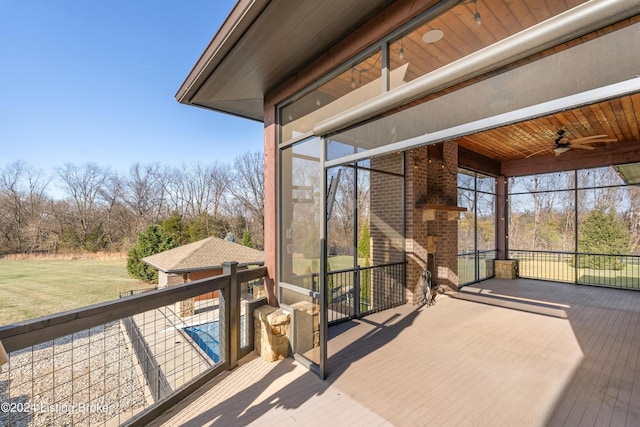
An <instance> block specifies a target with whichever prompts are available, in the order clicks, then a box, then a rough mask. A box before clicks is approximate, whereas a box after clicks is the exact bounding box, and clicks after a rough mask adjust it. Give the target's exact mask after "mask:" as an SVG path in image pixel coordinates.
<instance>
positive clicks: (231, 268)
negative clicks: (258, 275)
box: [222, 261, 240, 369]
mask: <svg viewBox="0 0 640 427" xmlns="http://www.w3.org/2000/svg"><path fill="white" fill-rule="evenodd" d="M237 271H238V263H237V262H236V261H231V262H229V261H227V262H224V263H223V264H222V272H223V273H224V274H229V275H230V276H231V277H230V285H229V295H228V297H227V298H228V299H229V301H225V303H226V304H225V305H226V307H227V308H228V310H229V311H228V313H225V315H226V316H228V318H229V330H228V331H227V333H228V334H229V340H228V341H227V342H228V343H229V352H228V354H229V369H234V368H235V367H236V366H237V364H238V355H239V354H240V284H239V283H238V275H237ZM227 298H225V299H227Z"/></svg>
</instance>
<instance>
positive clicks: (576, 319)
mask: <svg viewBox="0 0 640 427" xmlns="http://www.w3.org/2000/svg"><path fill="white" fill-rule="evenodd" d="M330 335H331V339H330V342H329V355H330V356H329V367H330V373H329V377H328V378H327V380H326V381H320V380H319V379H318V378H317V377H315V376H314V375H313V374H311V373H309V372H308V371H306V369H305V368H303V367H302V366H300V365H299V364H297V363H296V362H294V361H293V360H291V359H288V360H285V361H282V362H278V363H268V362H264V361H263V360H261V359H258V358H255V357H254V358H252V359H248V360H245V361H244V363H243V364H242V366H240V367H239V368H237V369H235V370H234V371H231V372H227V373H226V374H225V375H224V377H223V378H217V379H216V380H215V381H213V382H211V383H209V384H207V385H206V386H204V387H203V388H202V389H200V390H199V391H198V392H197V393H194V394H193V395H191V396H190V397H189V398H188V399H187V400H186V401H184V402H182V403H181V404H179V405H177V406H175V407H174V408H172V409H171V410H170V411H169V412H167V413H166V414H164V415H163V416H162V417H160V418H159V419H158V420H156V423H155V425H163V426H173V425H175V426H178V425H192V426H201V425H221V426H233V425H237V426H240V425H277V426H281V425H304V426H307V425H327V424H330V425H332V426H347V425H348V426H354V425H362V426H378V425H398V426H414V425H433V426H518V427H523V426H542V425H551V426H595V425H598V426H600V425H602V426H625V425H626V426H637V425H640V357H639V356H640V292H638V291H623V290H614V289H604V288H595V287H584V286H576V285H567V284H558V283H549V282H541V281H531V280H523V279H520V280H490V281H485V282H482V283H480V284H478V285H476V286H473V287H466V288H464V289H463V291H462V292H461V293H460V295H459V298H448V299H442V300H439V301H438V302H437V304H436V305H435V306H433V307H429V308H425V307H423V308H418V307H415V306H409V305H405V306H402V307H398V308H397V309H393V310H388V311H384V312H381V313H377V314H374V315H371V316H368V317H367V318H365V319H362V320H359V321H353V322H347V323H343V324H341V325H338V326H335V327H332V328H330Z"/></svg>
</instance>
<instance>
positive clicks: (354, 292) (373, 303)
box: [327, 262, 406, 324]
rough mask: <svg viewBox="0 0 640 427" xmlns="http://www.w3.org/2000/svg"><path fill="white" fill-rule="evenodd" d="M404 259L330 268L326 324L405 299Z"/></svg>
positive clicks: (400, 302)
mask: <svg viewBox="0 0 640 427" xmlns="http://www.w3.org/2000/svg"><path fill="white" fill-rule="evenodd" d="M404 282H405V262H396V263H390V264H381V265H376V266H367V267H360V266H358V267H356V268H350V269H345V270H335V271H330V272H329V273H328V274H327V285H328V289H329V295H328V298H327V301H328V313H329V315H328V317H329V323H330V324H331V323H336V322H340V321H343V320H347V319H352V318H357V317H361V316H364V315H366V314H369V313H373V312H375V311H380V310H386V309H388V308H392V307H395V306H397V305H401V304H404V303H405V302H406V296H405V287H404Z"/></svg>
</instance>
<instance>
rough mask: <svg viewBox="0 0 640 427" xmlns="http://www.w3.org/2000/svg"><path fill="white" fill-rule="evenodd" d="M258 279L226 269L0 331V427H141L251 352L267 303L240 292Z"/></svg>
mask: <svg viewBox="0 0 640 427" xmlns="http://www.w3.org/2000/svg"><path fill="white" fill-rule="evenodd" d="M265 276H266V268H264V267H262V268H257V269H251V270H243V271H237V263H226V264H225V267H224V274H222V275H220V276H217V277H214V278H209V279H203V280H199V281H194V282H191V283H188V284H184V285H177V286H172V287H169V288H163V289H158V290H155V291H149V292H145V293H142V294H139V295H133V296H130V297H126V298H121V299H118V300H115V301H109V302H105V303H101V304H96V305H92V306H89V307H83V308H80V309H76V310H71V311H67V312H64V313H58V314H54V315H50V316H45V317H41V318H37V319H32V320H27V321H23V322H18V323H15V324H11V325H7V326H3V327H0V341H1V342H2V344H3V345H4V348H5V349H6V351H7V352H8V353H9V363H8V364H6V365H5V366H4V367H2V369H1V370H0V404H2V407H1V408H0V426H5V425H7V426H28V425H47V426H48V425H74V426H77V425H105V424H109V425H113V424H127V425H145V424H147V423H148V422H149V421H150V420H151V419H153V418H155V417H157V416H158V415H159V414H160V413H162V412H164V411H165V410H166V409H167V408H168V407H170V406H172V405H174V404H175V403H177V402H178V401H179V400H181V399H183V398H184V397H186V396H187V395H188V394H190V393H192V392H193V391H195V390H196V389H197V388H198V387H199V386H201V385H202V384H204V383H205V382H206V381H208V380H209V379H211V378H213V377H214V376H216V375H217V374H218V373H220V372H222V371H224V370H225V369H228V368H230V367H233V366H234V365H235V364H236V363H237V361H238V359H239V358H241V357H243V356H244V355H246V354H247V353H249V352H250V351H252V350H253V339H252V337H253V325H254V323H253V321H252V317H253V310H254V309H255V308H257V307H258V306H260V305H263V304H264V303H265V300H264V299H263V298H262V299H254V298H252V296H251V294H249V293H248V292H246V291H248V290H250V289H251V290H255V289H257V288H258V286H257V285H258V283H259V282H261V281H263V279H264V277H265ZM215 291H218V293H217V294H216V297H215V298H202V296H205V295H212V293H213V292H215ZM257 294H258V292H255V291H254V292H253V295H257ZM199 296H200V298H197V297H199ZM186 328H195V331H196V332H195V333H199V332H200V331H202V334H203V336H207V337H208V339H203V340H202V341H201V342H196V340H194V339H192V338H191V337H190V335H189V334H188V333H186V332H185V329H186ZM212 331H213V332H212ZM213 353H215V357H211V356H212V354H213Z"/></svg>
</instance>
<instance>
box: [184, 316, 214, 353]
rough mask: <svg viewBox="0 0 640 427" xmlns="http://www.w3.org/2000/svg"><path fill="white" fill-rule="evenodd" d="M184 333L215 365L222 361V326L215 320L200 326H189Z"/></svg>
mask: <svg viewBox="0 0 640 427" xmlns="http://www.w3.org/2000/svg"><path fill="white" fill-rule="evenodd" d="M184 331H185V332H186V333H187V334H188V335H189V336H190V337H191V339H193V341H195V343H196V344H198V346H199V347H200V348H201V349H202V350H203V351H204V352H205V353H207V356H209V357H210V358H211V359H212V360H213V361H214V362H215V363H218V362H219V361H220V356H218V354H219V353H220V342H219V339H220V326H219V324H218V321H217V320H215V321H213V322H211V323H203V324H202V325H198V326H188V327H186V328H184Z"/></svg>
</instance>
